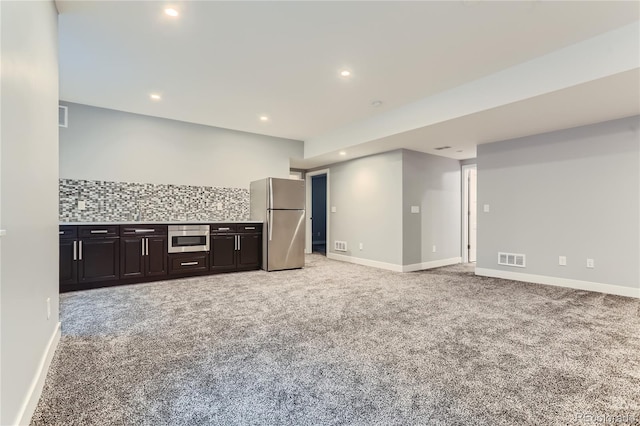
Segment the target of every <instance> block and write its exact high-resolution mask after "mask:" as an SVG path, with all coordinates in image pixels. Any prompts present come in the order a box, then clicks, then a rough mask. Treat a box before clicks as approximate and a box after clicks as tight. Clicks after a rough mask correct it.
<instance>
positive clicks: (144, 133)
mask: <svg viewBox="0 0 640 426" xmlns="http://www.w3.org/2000/svg"><path fill="white" fill-rule="evenodd" d="M61 104H63V105H67V106H68V107H69V127H68V128H61V129H60V177H61V178H69V179H89V180H106V181H118V182H139V183H163V184H176V185H195V186H218V187H232V188H246V189H248V188H249V183H250V182H251V181H252V180H257V179H262V178H264V177H268V176H273V177H282V178H288V177H289V158H292V157H293V158H301V157H302V155H303V143H302V142H301V141H294V140H290V139H282V138H276V137H271V136H265V135H258V134H254V133H245V132H238V131H235V130H228V129H221V128H216V127H209V126H203V125H199V124H192V123H185V122H182V121H175V120H167V119H164V118H156V117H149V116H145V115H139V114H131V113H127V112H122V111H114V110H109V109H104V108H96V107H92V106H87V105H81V104H74V103H69V102H61Z"/></svg>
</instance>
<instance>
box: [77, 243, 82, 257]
mask: <svg viewBox="0 0 640 426" xmlns="http://www.w3.org/2000/svg"><path fill="white" fill-rule="evenodd" d="M78 244H79V246H80V249H79V250H78V260H82V240H80V242H79V243H78Z"/></svg>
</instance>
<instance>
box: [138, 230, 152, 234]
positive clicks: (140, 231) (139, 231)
mask: <svg viewBox="0 0 640 426" xmlns="http://www.w3.org/2000/svg"><path fill="white" fill-rule="evenodd" d="M153 231H155V229H134V230H133V232H135V233H136V234H142V233H145V232H153Z"/></svg>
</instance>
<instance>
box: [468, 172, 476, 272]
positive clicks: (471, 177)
mask: <svg viewBox="0 0 640 426" xmlns="http://www.w3.org/2000/svg"><path fill="white" fill-rule="evenodd" d="M467 173H468V181H467V182H468V188H469V192H468V195H469V201H468V203H467V206H468V208H469V212H468V214H469V231H468V232H469V236H468V238H469V262H475V261H476V232H477V228H478V215H477V205H478V197H477V173H478V172H477V170H476V169H475V168H473V169H468V170H467Z"/></svg>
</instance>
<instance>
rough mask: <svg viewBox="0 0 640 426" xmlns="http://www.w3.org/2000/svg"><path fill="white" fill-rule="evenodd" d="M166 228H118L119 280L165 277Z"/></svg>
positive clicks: (132, 226)
mask: <svg viewBox="0 0 640 426" xmlns="http://www.w3.org/2000/svg"><path fill="white" fill-rule="evenodd" d="M167 272H168V270H167V227H166V226H164V225H139V226H134V225H126V226H125V225H123V226H121V227H120V278H122V279H126V278H142V277H153V276H162V275H167Z"/></svg>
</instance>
